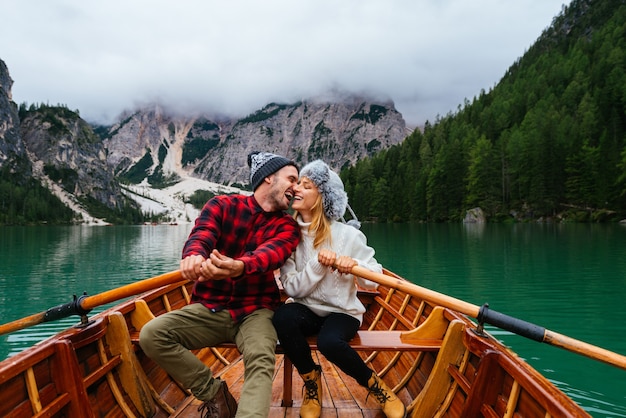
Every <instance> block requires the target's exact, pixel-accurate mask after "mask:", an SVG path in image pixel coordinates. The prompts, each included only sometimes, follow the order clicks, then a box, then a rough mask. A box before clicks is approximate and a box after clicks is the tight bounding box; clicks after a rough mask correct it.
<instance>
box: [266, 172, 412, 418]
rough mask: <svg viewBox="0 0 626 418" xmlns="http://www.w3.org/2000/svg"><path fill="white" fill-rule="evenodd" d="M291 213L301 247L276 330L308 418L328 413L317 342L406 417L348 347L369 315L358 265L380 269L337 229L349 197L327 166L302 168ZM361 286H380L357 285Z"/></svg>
mask: <svg viewBox="0 0 626 418" xmlns="http://www.w3.org/2000/svg"><path fill="white" fill-rule="evenodd" d="M294 193H295V195H294V199H293V202H292V208H293V209H294V211H295V214H294V218H295V219H296V221H297V222H298V224H299V225H300V232H301V240H300V243H299V244H298V246H297V248H296V251H295V252H294V253H293V254H292V255H291V257H290V258H289V259H288V260H287V262H286V263H285V264H284V266H283V267H282V268H281V274H280V280H281V282H282V285H283V287H284V289H285V292H286V293H287V295H288V296H290V299H289V300H288V302H292V303H286V304H284V305H282V306H281V307H279V308H278V310H277V311H276V312H275V313H274V319H273V322H274V326H275V327H276V331H277V333H278V339H279V340H280V342H281V346H282V347H283V349H284V350H285V355H287V356H288V357H289V359H290V360H291V361H292V362H293V364H294V365H295V366H296V369H297V370H298V372H299V373H300V376H302V379H303V380H304V388H305V391H304V392H305V393H304V399H303V401H302V407H301V409H300V416H301V417H303V418H309V417H319V416H320V413H321V409H322V405H321V400H322V394H321V391H322V386H321V368H320V366H319V365H317V364H315V362H314V361H313V357H312V356H311V349H310V347H309V345H308V343H307V341H306V337H307V336H309V335H315V334H317V346H318V350H319V351H320V352H321V353H322V354H323V355H324V356H325V357H326V358H327V359H328V360H329V361H331V362H332V363H334V364H336V365H337V366H338V367H339V368H340V369H341V370H342V371H343V372H345V373H346V374H348V375H349V376H351V377H353V378H354V379H355V380H356V381H357V382H358V383H359V384H360V385H362V386H364V387H366V388H367V389H368V390H369V392H370V393H371V394H373V395H374V396H375V398H376V399H377V400H378V402H379V403H380V404H381V406H382V408H383V412H384V413H385V415H386V416H387V417H393V418H396V417H404V416H405V414H406V408H405V406H404V404H403V403H402V401H400V399H398V397H397V396H396V395H395V394H394V393H393V391H391V389H389V388H388V387H387V386H386V385H385V383H384V382H383V381H382V380H381V379H380V378H379V377H378V375H377V374H376V373H375V372H374V371H373V370H372V369H370V368H369V367H367V365H366V364H365V362H364V361H363V360H362V359H361V357H360V356H359V355H358V353H357V352H356V351H354V349H352V347H350V345H349V341H350V340H351V339H352V338H353V337H354V336H355V335H356V333H357V331H358V329H359V327H360V325H361V322H362V320H363V313H364V312H365V307H364V306H363V304H362V303H361V302H360V301H359V299H358V298H357V285H356V283H355V279H354V276H352V275H351V274H350V272H351V270H352V267H354V266H355V265H357V264H358V265H360V266H363V267H365V268H367V269H370V270H372V271H375V272H381V271H382V267H381V265H380V264H379V263H378V262H377V261H376V259H375V258H374V250H373V249H372V248H371V247H369V246H368V245H367V239H366V238H365V235H364V234H363V233H362V232H361V231H359V230H358V229H357V228H353V227H352V226H349V225H346V224H344V223H342V222H338V219H340V218H341V217H342V216H343V214H344V213H345V211H346V207H347V205H348V196H347V194H346V192H345V191H344V187H343V183H342V181H341V179H340V178H339V176H338V175H337V174H336V173H335V172H333V171H332V170H330V168H329V167H328V165H326V164H325V163H324V162H322V161H321V160H316V161H313V162H311V163H309V164H307V165H306V166H304V167H303V168H302V170H301V171H300V180H299V181H298V185H297V186H296V187H295V188H294ZM357 281H358V284H359V286H361V287H363V288H366V289H368V288H369V289H375V288H376V286H377V285H376V284H375V283H373V282H370V281H368V280H364V279H362V278H357Z"/></svg>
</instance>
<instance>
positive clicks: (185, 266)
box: [180, 255, 204, 280]
mask: <svg viewBox="0 0 626 418" xmlns="http://www.w3.org/2000/svg"><path fill="white" fill-rule="evenodd" d="M202 263H204V257H202V256H201V255H190V256H187V257H185V258H183V259H182V260H180V272H181V275H182V276H183V279H185V280H198V279H199V278H200V268H201V266H202Z"/></svg>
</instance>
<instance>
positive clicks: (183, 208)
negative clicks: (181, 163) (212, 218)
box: [124, 177, 250, 224]
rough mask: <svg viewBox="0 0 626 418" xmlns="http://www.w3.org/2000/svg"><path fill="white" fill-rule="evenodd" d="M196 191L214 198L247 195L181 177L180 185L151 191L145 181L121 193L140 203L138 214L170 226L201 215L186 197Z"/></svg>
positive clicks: (233, 188)
mask: <svg viewBox="0 0 626 418" xmlns="http://www.w3.org/2000/svg"><path fill="white" fill-rule="evenodd" d="M197 190H208V191H210V192H212V193H214V194H216V195H218V194H232V193H240V194H246V195H249V194H250V192H249V191H243V190H241V189H238V188H235V187H229V186H224V185H221V184H218V183H212V182H210V181H206V180H201V179H198V178H194V177H183V178H182V179H181V181H180V182H178V183H176V184H174V185H173V186H170V187H166V188H164V189H155V188H153V187H152V186H151V185H150V184H149V183H148V181H147V180H145V179H144V181H143V182H141V183H139V184H137V185H126V186H124V193H125V194H126V196H128V197H129V198H131V199H133V200H134V201H135V202H137V204H139V206H140V208H141V211H142V212H143V213H144V214H147V215H162V218H164V219H165V220H166V222H169V223H176V224H179V223H183V224H184V223H193V222H194V221H195V219H196V218H197V217H198V215H199V214H200V210H199V209H196V208H195V207H193V205H191V204H190V203H186V201H187V200H188V198H189V197H190V196H191V195H192V194H193V193H194V192H195V191H197Z"/></svg>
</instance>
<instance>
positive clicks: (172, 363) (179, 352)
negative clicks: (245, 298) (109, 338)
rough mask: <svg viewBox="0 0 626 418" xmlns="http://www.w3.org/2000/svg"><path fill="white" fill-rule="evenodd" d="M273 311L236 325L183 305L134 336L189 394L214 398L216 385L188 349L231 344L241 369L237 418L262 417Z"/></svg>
mask: <svg viewBox="0 0 626 418" xmlns="http://www.w3.org/2000/svg"><path fill="white" fill-rule="evenodd" d="M273 315H274V312H272V311H271V310H269V309H259V310H257V311H255V312H254V313H252V314H250V315H248V316H247V317H245V318H244V320H243V321H241V322H239V323H235V322H234V321H233V319H232V318H231V316H230V313H229V312H228V311H220V312H212V311H210V310H209V309H207V308H206V307H204V306H203V305H201V304H199V303H195V304H191V305H187V306H185V307H184V308H182V309H179V310H175V311H171V312H168V313H166V314H163V315H161V316H158V317H156V318H154V319H153V320H151V321H150V322H148V323H147V324H146V325H145V326H144V327H143V328H142V329H141V333H140V334H139V343H140V345H141V348H142V349H143V351H144V352H145V353H146V354H147V355H148V356H149V357H150V358H152V359H153V360H154V361H155V362H156V363H157V364H158V365H159V366H161V367H162V368H163V369H164V370H165V371H167V372H168V373H169V374H170V375H171V376H172V377H173V378H174V379H176V380H178V381H179V382H180V383H181V384H182V385H183V386H185V387H186V388H189V389H190V390H191V392H192V393H193V394H194V396H195V397H196V398H198V399H200V400H202V401H207V400H210V399H212V398H213V396H215V394H216V393H217V390H218V389H219V385H220V381H219V380H217V379H215V378H213V373H212V372H211V370H210V369H209V368H208V367H207V366H205V365H204V364H203V363H202V362H201V361H200V360H199V359H198V358H197V357H196V356H195V355H194V354H193V353H192V352H191V351H189V350H192V349H198V348H203V347H212V346H215V345H217V344H220V343H222V342H227V341H229V342H235V343H236V344H237V348H239V351H240V352H241V353H242V354H243V363H244V367H245V373H244V383H243V388H242V390H241V399H240V401H239V406H238V408H237V417H263V418H265V417H267V416H268V414H269V409H270V400H271V397H272V376H273V375H274V368H275V364H276V363H275V361H276V359H275V352H276V341H277V337H276V330H275V329H274V326H273V325H272V316H273Z"/></svg>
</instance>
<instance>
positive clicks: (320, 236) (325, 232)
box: [293, 193, 331, 248]
mask: <svg viewBox="0 0 626 418" xmlns="http://www.w3.org/2000/svg"><path fill="white" fill-rule="evenodd" d="M311 214H312V215H313V219H312V220H311V225H309V232H311V233H313V234H315V239H314V240H313V248H318V247H319V246H320V245H322V244H323V243H324V242H328V245H331V234H330V219H328V218H327V217H326V215H325V214H324V202H323V199H322V194H321V193H318V195H317V199H315V203H314V204H313V207H311ZM293 217H294V218H297V217H298V212H297V211H296V213H294V216H293Z"/></svg>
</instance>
